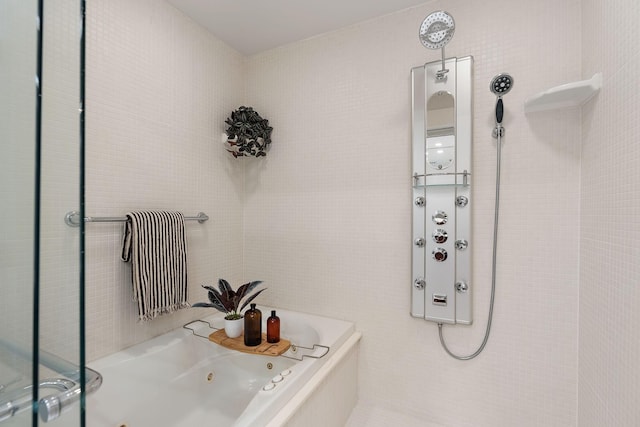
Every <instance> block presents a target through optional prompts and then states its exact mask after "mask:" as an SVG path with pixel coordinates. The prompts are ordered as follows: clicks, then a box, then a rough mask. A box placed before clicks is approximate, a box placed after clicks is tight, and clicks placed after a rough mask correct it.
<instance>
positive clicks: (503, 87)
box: [489, 73, 513, 136]
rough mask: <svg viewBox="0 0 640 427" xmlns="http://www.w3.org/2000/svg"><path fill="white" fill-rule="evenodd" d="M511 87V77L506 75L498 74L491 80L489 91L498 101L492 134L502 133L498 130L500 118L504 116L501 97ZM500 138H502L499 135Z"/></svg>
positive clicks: (500, 125) (500, 124)
mask: <svg viewBox="0 0 640 427" xmlns="http://www.w3.org/2000/svg"><path fill="white" fill-rule="evenodd" d="M512 87H513V77H511V76H510V75H509V74H507V73H500V74H498V75H497V76H495V77H494V78H493V79H492V80H491V84H490V85H489V90H490V91H491V92H493V93H494V94H495V95H496V96H497V97H498V101H497V102H496V129H495V130H494V133H496V132H498V133H499V132H502V131H501V130H500V128H501V127H502V116H503V115H504V106H503V105H502V95H506V94H507V92H509V91H510V90H511V88H512ZM500 136H502V134H501V133H500Z"/></svg>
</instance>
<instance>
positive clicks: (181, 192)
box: [87, 0, 640, 427]
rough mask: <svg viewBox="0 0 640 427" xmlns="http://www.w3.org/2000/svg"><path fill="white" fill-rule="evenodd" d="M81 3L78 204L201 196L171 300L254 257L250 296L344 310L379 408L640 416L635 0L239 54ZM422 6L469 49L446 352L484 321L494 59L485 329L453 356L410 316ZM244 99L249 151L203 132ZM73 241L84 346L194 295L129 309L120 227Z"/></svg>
mask: <svg viewBox="0 0 640 427" xmlns="http://www.w3.org/2000/svg"><path fill="white" fill-rule="evenodd" d="M88 6H89V19H88V32H87V34H88V67H89V68H88V81H87V91H88V93H87V137H88V140H89V141H90V143H89V145H88V152H87V170H88V174H87V197H88V200H87V209H88V214H89V215H96V216H102V215H105V216H110V215H118V216H119V215H122V214H123V213H124V212H126V211H127V210H130V209H142V208H158V209H180V210H184V211H186V212H192V213H195V212H197V211H200V210H203V211H205V212H207V214H209V216H210V217H211V218H212V219H211V220H210V221H209V222H208V223H206V224H204V225H197V224H195V223H194V224H189V225H188V232H189V236H188V238H189V247H190V258H189V262H190V270H189V274H190V280H191V283H190V292H191V295H192V298H191V300H192V301H195V300H199V299H202V298H203V297H204V294H203V293H202V292H201V289H200V288H199V285H200V284H201V283H203V282H204V281H213V280H215V279H216V278H218V277H227V278H230V279H231V280H232V281H240V280H242V279H245V280H249V279H263V280H265V281H266V284H267V286H268V287H269V291H268V292H266V293H265V294H263V295H264V299H262V297H261V300H262V301H264V303H270V304H274V305H276V306H281V307H283V308H291V309H296V310H302V311H308V312H313V313H319V314H324V315H328V316H333V317H338V318H346V319H350V320H355V321H356V322H357V325H358V329H360V330H361V331H362V332H363V333H364V338H363V341H362V343H361V350H360V360H359V365H360V372H359V378H360V380H359V391H360V395H361V398H362V401H363V402H364V405H365V406H364V407H376V408H380V414H388V413H390V412H389V411H392V412H393V411H399V412H401V413H402V414H403V416H404V417H405V418H404V419H407V420H411V419H416V418H417V419H420V420H424V422H425V424H426V423H433V424H441V425H451V426H453V425H455V426H456V427H457V426H513V425H518V426H540V425H545V426H571V425H576V423H577V422H579V423H580V425H589V426H590V425H593V426H600V425H623V426H626V425H629V426H631V425H636V424H638V412H637V410H636V408H635V402H637V401H638V397H640V396H638V394H639V387H638V384H639V383H640V381H638V375H639V374H638V368H637V367H636V366H635V363H634V362H635V358H634V357H635V355H636V354H637V353H638V350H640V349H639V348H638V345H639V344H638V343H639V342H640V339H639V336H638V332H637V328H634V326H635V325H636V324H637V323H638V320H639V319H638V315H637V310H634V306H635V303H636V302H638V300H639V299H640V297H639V296H638V291H637V290H636V288H635V286H634V285H635V282H636V280H635V278H636V277H637V276H638V275H637V274H634V273H638V271H637V262H636V261H635V260H636V259H637V255H638V253H637V252H638V245H637V244H635V243H634V242H635V239H636V234H637V233H636V231H637V232H638V233H640V229H639V228H637V227H635V225H636V224H637V221H635V219H634V218H635V213H636V212H637V208H638V203H637V197H636V196H635V195H636V194H637V193H638V188H636V184H635V182H637V181H638V180H637V176H636V175H637V168H634V165H635V163H634V162H635V160H637V159H638V154H639V152H638V151H637V150H635V149H634V147H635V146H636V145H637V144H633V142H634V140H637V139H638V134H639V128H640V125H639V121H638V117H639V116H638V114H637V113H638V95H637V94H636V93H635V92H634V90H633V88H635V87H637V86H638V84H637V83H638V82H637V79H638V77H636V75H637V73H634V70H635V69H637V66H638V65H640V64H638V62H639V59H638V57H639V55H638V47H637V43H635V42H636V41H637V39H638V30H637V29H636V27H635V26H634V25H635V22H636V21H637V17H638V16H639V13H638V12H639V11H638V5H637V4H636V2H634V1H632V0H626V1H622V0H620V1H617V2H614V3H611V2H606V3H605V2H602V1H599V0H563V1H555V0H541V1H537V2H531V1H525V0H518V1H507V0H489V1H486V2H482V4H480V3H479V2H465V1H463V0H442V1H431V2H428V3H425V4H424V5H422V6H420V7H416V8H412V9H408V10H406V11H401V12H398V13H395V14H391V15H388V16H384V17H381V18H378V19H375V20H372V21H368V22H364V23H361V24H358V25H355V26H352V27H349V28H346V29H343V30H340V31H337V32H333V33H329V34H325V35H321V36H318V37H315V38H312V39H309V40H305V41H302V42H299V43H295V44H292V45H289V46H285V47H282V48H279V49H275V50H272V51H270V52H266V53H263V54H259V55H256V56H254V57H251V58H249V59H248V60H246V59H245V58H243V57H242V56H240V55H239V54H238V53H236V52H234V51H232V50H231V49H229V48H228V47H226V46H225V45H223V44H222V43H221V42H219V41H217V40H216V39H214V38H213V37H211V36H210V35H209V34H207V33H206V32H204V31H203V30H202V29H200V28H198V27H197V26H195V24H193V23H192V22H191V21H190V20H188V19H186V18H185V17H183V16H182V15H181V14H180V13H178V12H177V11H175V10H174V9H172V8H171V7H170V6H168V5H167V4H165V3H164V2H162V1H161V0H136V1H125V0H92V1H91V2H88ZM438 9H445V10H448V11H449V12H451V13H452V14H453V16H454V17H455V19H456V23H457V29H456V34H455V36H454V38H453V40H452V42H451V43H450V45H449V46H448V47H447V54H448V55H450V56H453V55H457V56H465V55H473V56H474V57H475V93H474V106H475V117H474V135H475V146H474V157H475V161H474V175H475V178H474V183H475V187H474V194H473V197H474V200H475V209H476V211H475V218H474V224H473V225H474V235H473V241H474V242H476V243H475V246H476V251H475V255H474V266H475V272H474V280H473V283H474V284H475V286H476V293H475V313H476V318H475V324H474V325H473V326H472V327H469V328H466V327H456V328H447V330H446V331H445V333H446V336H447V340H448V342H449V343H450V345H451V347H452V349H453V350H454V351H458V352H470V351H473V349H474V348H475V347H476V346H477V345H478V344H479V342H480V341H481V339H482V334H483V332H484V324H485V321H486V311H487V305H488V297H489V286H490V249H491V246H490V244H491V242H490V237H491V231H492V230H491V224H492V218H493V217H492V207H493V179H494V167H495V142H494V141H493V140H492V139H491V138H490V137H489V134H490V132H491V128H492V125H493V124H492V111H493V106H494V102H495V99H494V97H493V96H492V95H491V94H490V93H489V91H488V84H489V81H490V80H491V78H492V77H493V75H495V74H496V73H499V72H509V73H511V74H512V75H513V76H514V77H515V87H514V89H513V90H512V92H511V93H509V94H508V95H507V96H506V97H505V105H506V108H507V113H506V116H505V126H506V127H507V137H506V139H505V146H504V150H503V156H504V157H503V174H502V178H503V191H502V201H501V206H502V210H501V229H500V241H499V256H500V263H499V267H498V292H497V302H496V311H495V316H494V329H493V332H492V335H491V338H490V340H489V345H488V347H487V349H486V350H485V352H484V353H483V354H482V355H481V356H479V357H478V358H477V359H475V360H473V361H470V362H465V363H462V362H457V361H454V360H452V359H450V358H448V357H447V356H446V355H445V354H444V352H443V351H442V349H440V347H439V343H438V340H437V330H436V327H435V325H432V324H429V323H426V322H423V321H420V320H416V319H412V318H410V317H409V314H408V308H409V300H408V298H409V286H410V275H409V271H410V270H409V251H410V240H409V239H410V183H411V181H410V174H411V171H410V169H409V158H410V154H409V134H410V129H409V96H410V94H409V69H410V68H411V67H413V66H416V65H419V64H422V63H424V62H427V61H432V60H435V59H438V53H437V52H432V51H426V50H424V48H422V46H421V45H420V44H419V43H418V40H417V29H418V27H419V24H420V22H421V21H422V19H423V18H424V16H426V15H427V14H428V13H429V12H431V11H433V10H438ZM580 16H582V22H581V21H580V20H579V19H577V18H578V17H580ZM612 29H614V30H612ZM581 47H582V48H581ZM599 70H602V71H604V73H605V88H604V89H603V91H602V93H601V94H600V95H598V97H597V98H596V99H595V100H594V101H592V103H591V104H589V106H587V107H586V108H585V110H584V112H583V115H582V116H581V114H580V112H579V111H563V112H552V113H538V114H535V115H530V116H525V115H524V113H523V110H522V103H523V101H524V99H526V98H527V97H528V96H531V95H533V94H534V93H537V92H538V91H540V90H544V89H547V88H548V87H551V86H555V85H558V84H562V83H566V82H570V81H574V80H577V79H580V78H582V77H585V78H586V77H590V75H591V74H592V73H593V72H595V71H599ZM245 83H246V89H245ZM245 102H249V103H250V104H251V105H253V106H254V107H255V108H256V109H257V110H258V111H259V112H260V113H261V114H262V115H263V116H265V117H267V118H268V119H270V121H271V123H272V124H273V126H274V128H275V130H274V134H273V139H274V143H273V145H272V150H271V152H270V153H269V155H268V157H267V158H266V159H261V160H260V161H255V159H244V160H242V161H239V162H238V161H235V160H233V159H231V158H229V156H227V155H226V153H224V151H222V150H221V147H220V141H219V137H218V135H220V134H221V132H222V131H223V130H224V124H223V121H224V118H225V117H226V116H227V115H228V113H229V111H231V110H232V109H233V108H235V107H237V106H238V105H240V104H242V103H245ZM620 106H622V108H621V107H620ZM611 129H613V131H612V130H611ZM581 132H582V134H583V136H584V142H582V144H583V145H582V147H583V150H584V152H583V153H582V156H583V159H582V167H581V164H580V161H581V158H580V156H581V154H580V151H581V138H580V137H579V135H580V134H581ZM601 141H606V144H604V147H605V148H601V147H602V144H599V143H600V142H601ZM243 169H244V171H243ZM612 189H615V191H612ZM580 200H582V201H581V202H580ZM611 207H613V208H614V209H612V208H611ZM243 211H244V217H242V212H243ZM581 211H582V212H581ZM611 218H614V219H621V220H623V221H624V222H626V223H627V224H628V226H620V225H616V224H617V223H616V222H615V221H610V219H611ZM603 223H606V225H608V228H607V233H606V234H604V233H603V232H602V231H601V230H602V229H603V228H602V224H603ZM580 242H582V244H581V243H580ZM87 243H88V248H87V277H88V279H87V292H88V299H89V300H88V304H87V309H88V310H87V311H88V330H89V333H90V336H89V341H88V348H87V350H88V354H89V358H90V359H91V358H96V357H100V356H102V355H105V354H108V353H111V352H114V351H117V350H119V349H121V348H124V347H127V346H129V345H131V344H134V343H136V342H139V341H143V340H145V339H147V338H148V337H151V336H153V335H156V334H159V333H161V332H163V331H165V330H168V329H172V328H174V327H176V326H179V325H181V324H182V323H184V322H185V321H187V320H189V319H190V318H193V317H197V312H196V311H187V312H184V311H183V312H180V313H177V314H174V315H171V316H168V317H166V318H164V319H159V320H157V321H154V322H152V323H151V324H139V323H137V322H136V321H135V306H134V304H133V303H132V302H131V293H130V289H129V286H128V282H129V273H128V272H127V267H126V266H124V265H122V263H121V262H120V261H119V259H118V252H119V246H120V226H119V225H111V224H92V225H90V227H89V230H88V234H87ZM578 277H580V280H581V281H582V283H581V288H580V297H581V303H580V314H581V319H580V325H579V326H580V353H579V354H580V362H579V375H578V342H577V331H578V303H577V298H578ZM603 284H604V285H605V286H602V285H603ZM612 366H615V367H616V368H615V369H613V370H612V369H611V367H612ZM578 378H579V384H578ZM576 390H578V393H577V394H576ZM578 397H579V403H578ZM392 412H391V413H392ZM385 416H386V415H385ZM381 417H382V415H381Z"/></svg>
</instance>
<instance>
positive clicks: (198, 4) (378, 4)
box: [167, 0, 426, 55]
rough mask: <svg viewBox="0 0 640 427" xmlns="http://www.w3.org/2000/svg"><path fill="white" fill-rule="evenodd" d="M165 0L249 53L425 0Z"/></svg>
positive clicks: (218, 35) (234, 46)
mask: <svg viewBox="0 0 640 427" xmlns="http://www.w3.org/2000/svg"><path fill="white" fill-rule="evenodd" d="M167 1H168V2H169V3H171V4H172V5H173V6H175V7H176V8H178V9H179V10H181V11H182V12H184V13H185V14H186V15H188V16H190V17H191V18H192V19H193V20H194V21H196V22H197V23H198V24H200V25H201V26H203V27H205V28H206V29H207V30H209V31H210V32H211V33H212V34H214V35H215V36H216V37H218V38H219V39H221V40H223V41H224V42H225V43H227V44H229V45H230V46H232V47H233V48H234V49H236V50H238V51H240V52H242V53H244V54H245V55H252V54H255V53H258V52H262V51H265V50H268V49H272V48H274V47H277V46H282V45H284V44H287V43H291V42H294V41H297V40H302V39H306V38H308V37H311V36H314V35H317V34H322V33H326V32H328V31H333V30H337V29H338V28H342V27H345V26H348V25H351V24H355V23H357V22H361V21H365V20H368V19H371V18H375V17H377V16H381V15H385V14H387V13H391V12H395V11H398V10H402V9H406V8H408V7H411V6H415V5H418V4H421V3H425V1H426V0H268V1H266V0H167ZM416 31H417V30H416Z"/></svg>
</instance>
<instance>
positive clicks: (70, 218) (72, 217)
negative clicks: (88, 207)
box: [64, 211, 209, 227]
mask: <svg viewBox="0 0 640 427" xmlns="http://www.w3.org/2000/svg"><path fill="white" fill-rule="evenodd" d="M184 219H185V221H198V222H199V223H200V224H202V223H203V222H205V221H206V220H208V219H209V216H208V215H207V214H205V213H204V212H198V215H196V216H185V217H184ZM126 220H127V218H125V217H123V216H87V217H85V218H84V222H125V221H126ZM64 222H65V224H67V225H68V226H69V227H79V226H80V213H79V212H78V211H71V212H67V214H66V215H65V216H64Z"/></svg>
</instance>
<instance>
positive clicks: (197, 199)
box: [86, 0, 245, 360]
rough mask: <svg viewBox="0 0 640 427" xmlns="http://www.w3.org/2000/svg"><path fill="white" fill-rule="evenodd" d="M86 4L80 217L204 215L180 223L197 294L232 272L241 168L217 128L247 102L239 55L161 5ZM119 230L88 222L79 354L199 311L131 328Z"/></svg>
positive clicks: (237, 269)
mask: <svg viewBox="0 0 640 427" xmlns="http://www.w3.org/2000/svg"><path fill="white" fill-rule="evenodd" d="M87 6H88V20H87V94H86V95H87V102H86V104H87V109H86V115H87V140H88V141H89V142H88V144H87V160H86V161H87V166H86V169H87V177H86V179H87V186H86V197H87V203H86V209H87V214H88V215H90V216H123V215H124V214H125V213H126V212H128V211H130V210H135V209H167V210H180V211H183V212H184V213H185V214H187V215H195V214H197V213H198V212H200V211H203V212H205V213H207V215H209V217H210V220H209V221H207V222H206V223H204V224H202V225H201V224H198V223H197V222H188V223H187V239H188V250H189V255H188V263H189V266H188V268H189V269H188V275H189V293H190V297H189V300H190V301H191V302H196V301H202V300H206V293H205V292H204V290H203V289H202V288H200V285H201V284H203V283H215V282H216V281H217V279H218V277H225V278H227V279H229V280H231V281H232V283H234V284H235V283H237V282H239V281H240V280H241V279H242V255H243V254H242V237H241V236H242V216H241V211H242V181H243V178H242V167H243V166H242V163H241V162H236V161H234V160H233V159H230V158H229V156H228V155H227V153H226V152H225V151H224V150H223V148H222V143H221V140H220V135H221V134H222V132H223V131H224V120H225V118H226V117H227V116H228V114H229V112H230V111H232V110H233V109H234V108H237V107H238V106H239V105H240V104H241V103H242V101H243V100H244V99H245V96H244V81H245V72H244V69H245V67H244V63H245V59H244V58H243V57H242V56H241V55H240V54H239V53H237V52H235V51H234V50H232V49H231V48H229V47H227V46H226V45H225V44H223V43H222V42H220V41H218V40H217V39H215V38H214V37H213V36H211V35H210V34H209V33H207V32H206V31H205V30H203V29H202V28H200V27H198V26H197V25H195V24H194V23H193V21H191V20H190V19H188V18H186V17H185V16H184V15H182V14H181V13H179V12H178V11H177V10H176V9H174V8H173V7H172V6H170V5H168V4H167V3H165V2H164V1H162V0H135V1H130V0H92V1H90V2H88V3H87ZM121 235H122V224H108V223H92V224H89V225H88V226H87V253H86V264H87V283H86V288H87V328H88V331H89V336H88V338H87V357H88V359H89V360H91V359H95V358H98V357H100V356H104V355H106V354H109V353H112V352H115V351H117V350H120V349H122V348H125V347H128V346H130V345H132V344H135V343H137V342H141V341H144V340H146V339H148V338H150V337H152V336H155V335H158V334H160V333H162V332H165V331H167V330H170V329H173V328H176V327H179V326H181V325H182V324H184V323H186V322H187V321H189V320H191V319H194V318H198V317H201V316H202V314H203V311H202V309H199V310H196V309H187V310H181V311H179V312H177V313H175V314H172V315H167V316H163V317H161V318H159V319H157V320H154V321H153V322H149V323H138V322H137V321H136V305H135V303H133V302H132V293H131V285H130V283H131V279H130V266H129V265H128V264H124V263H123V262H122V261H120V259H119V255H120V245H121Z"/></svg>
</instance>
